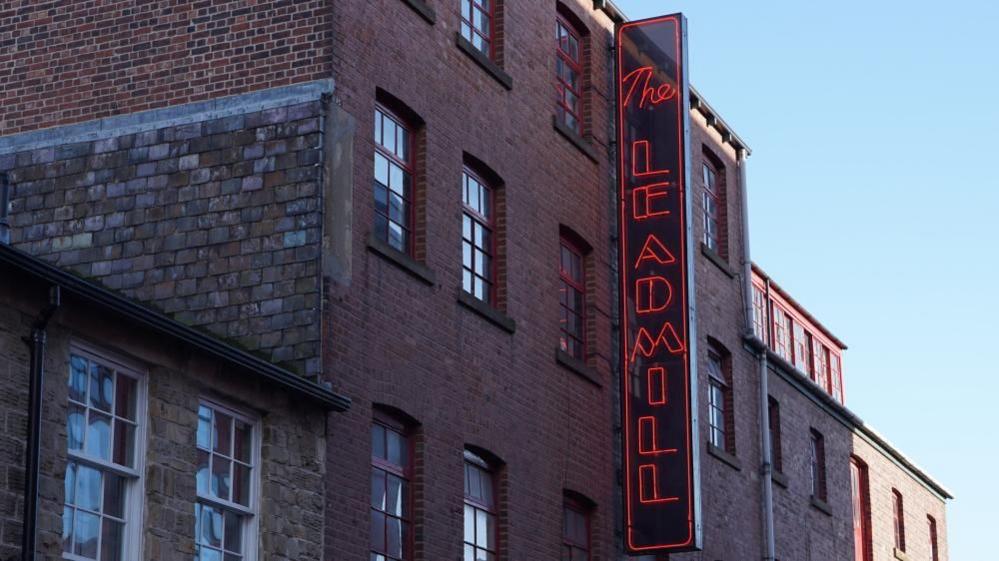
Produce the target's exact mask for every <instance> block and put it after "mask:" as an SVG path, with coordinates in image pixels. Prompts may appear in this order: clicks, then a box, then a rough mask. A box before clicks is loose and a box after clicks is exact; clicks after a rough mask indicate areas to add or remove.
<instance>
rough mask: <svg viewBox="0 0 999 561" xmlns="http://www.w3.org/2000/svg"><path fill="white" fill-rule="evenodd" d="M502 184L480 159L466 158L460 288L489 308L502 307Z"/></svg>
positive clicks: (462, 192) (462, 179) (463, 171)
mask: <svg viewBox="0 0 999 561" xmlns="http://www.w3.org/2000/svg"><path fill="white" fill-rule="evenodd" d="M501 183H502V181H501V180H500V178H499V176H497V175H496V174H495V173H494V172H492V170H490V169H489V168H487V167H486V166H485V165H484V164H483V163H482V162H480V161H479V160H477V159H475V158H473V157H471V156H468V155H466V156H465V167H464V169H462V172H461V203H462V204H461V207H462V213H461V266H462V275H461V287H462V290H464V291H465V292H467V293H468V294H470V295H472V296H474V297H475V298H476V299H478V300H481V301H483V302H485V303H487V304H489V305H490V306H493V307H495V308H500V304H501V302H500V298H499V292H498V286H497V279H498V277H499V271H500V266H501V262H500V258H499V257H500V256H499V255H498V250H499V239H500V236H501V235H502V232H500V231H499V228H498V224H499V223H500V221H499V212H500V211H501V208H500V207H501V205H500V203H499V197H498V196H497V195H498V192H499V190H500V188H501Z"/></svg>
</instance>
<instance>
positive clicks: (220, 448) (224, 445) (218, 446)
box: [212, 411, 232, 456]
mask: <svg viewBox="0 0 999 561" xmlns="http://www.w3.org/2000/svg"><path fill="white" fill-rule="evenodd" d="M212 428H213V429H214V430H215V434H214V436H213V437H212V449H213V450H214V451H215V452H216V453H218V454H225V455H226V456H229V455H231V448H230V446H231V444H232V433H231V431H232V417H230V416H229V415H226V414H225V413H219V412H218V411H215V423H214V426H213V427H212Z"/></svg>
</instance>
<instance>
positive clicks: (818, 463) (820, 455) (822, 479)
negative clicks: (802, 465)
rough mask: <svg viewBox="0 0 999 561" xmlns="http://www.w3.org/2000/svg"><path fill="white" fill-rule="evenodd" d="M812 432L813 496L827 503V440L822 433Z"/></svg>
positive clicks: (813, 430)
mask: <svg viewBox="0 0 999 561" xmlns="http://www.w3.org/2000/svg"><path fill="white" fill-rule="evenodd" d="M810 432H811V451H810V452H811V457H810V461H811V463H810V466H811V472H812V496H813V497H815V498H816V499H818V500H820V501H823V502H825V501H826V498H827V496H828V495H827V493H826V439H825V437H824V436H822V433H821V432H819V431H817V430H815V429H812V430H811V431H810Z"/></svg>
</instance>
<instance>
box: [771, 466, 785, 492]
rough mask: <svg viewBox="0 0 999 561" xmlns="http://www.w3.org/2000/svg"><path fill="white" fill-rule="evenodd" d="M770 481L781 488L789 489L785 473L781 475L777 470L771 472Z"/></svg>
mask: <svg viewBox="0 0 999 561" xmlns="http://www.w3.org/2000/svg"><path fill="white" fill-rule="evenodd" d="M770 479H771V480H773V482H774V483H776V484H778V485H780V486H781V487H783V488H785V489H787V476H786V475H784V474H783V473H781V472H779V471H776V470H775V471H772V472H770Z"/></svg>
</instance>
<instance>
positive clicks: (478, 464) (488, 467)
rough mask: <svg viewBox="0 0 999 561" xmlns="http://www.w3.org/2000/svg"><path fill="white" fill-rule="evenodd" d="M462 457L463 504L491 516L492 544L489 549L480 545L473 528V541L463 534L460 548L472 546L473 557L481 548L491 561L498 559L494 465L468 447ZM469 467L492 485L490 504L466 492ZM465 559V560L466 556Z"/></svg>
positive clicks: (497, 519)
mask: <svg viewBox="0 0 999 561" xmlns="http://www.w3.org/2000/svg"><path fill="white" fill-rule="evenodd" d="M464 459H465V461H464V465H463V468H464V470H465V472H466V483H465V485H466V487H465V493H464V504H465V506H469V507H471V508H472V509H474V511H482V512H485V513H486V514H487V515H489V516H492V520H493V537H492V539H493V543H492V546H493V548H492V549H489V548H488V546H487V547H481V546H480V545H479V543H478V531H477V530H478V529H477V528H475V530H474V531H475V538H474V539H475V542H474V543H471V542H468V541H465V538H464V536H463V537H462V544H463V545H462V549H463V550H467V548H468V547H472V551H473V559H474V558H477V555H478V551H477V550H483V551H485V552H486V553H487V558H489V559H490V560H491V561H496V560H497V559H498V557H499V551H500V543H499V507H498V505H499V486H498V485H497V477H496V466H494V465H493V464H492V463H491V462H489V461H488V460H486V459H485V458H483V457H482V456H480V455H479V454H477V453H475V452H472V451H471V450H468V449H466V450H465V454H464ZM469 467H471V468H472V469H476V470H478V471H479V472H480V475H481V476H485V477H488V479H489V482H490V484H491V486H492V504H487V503H485V502H483V501H481V500H479V499H478V498H477V497H472V496H470V495H469V494H468V480H467V472H468V468H469ZM474 511H473V514H474V515H475V520H476V522H475V523H476V524H478V515H477V512H474ZM487 540H488V538H487ZM463 555H464V553H463ZM466 560H467V558H466Z"/></svg>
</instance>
